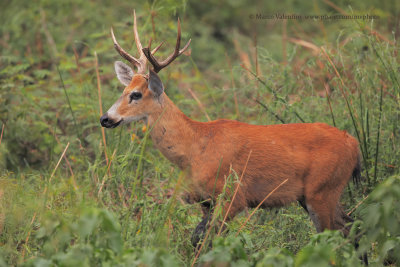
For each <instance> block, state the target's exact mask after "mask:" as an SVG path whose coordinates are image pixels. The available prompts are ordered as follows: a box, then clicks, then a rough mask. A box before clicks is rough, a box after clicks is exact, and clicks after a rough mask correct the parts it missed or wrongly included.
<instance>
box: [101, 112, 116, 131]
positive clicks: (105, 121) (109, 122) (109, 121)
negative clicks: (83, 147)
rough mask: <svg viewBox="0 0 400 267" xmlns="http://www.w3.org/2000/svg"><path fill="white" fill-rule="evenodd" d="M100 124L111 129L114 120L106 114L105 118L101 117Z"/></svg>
mask: <svg viewBox="0 0 400 267" xmlns="http://www.w3.org/2000/svg"><path fill="white" fill-rule="evenodd" d="M100 124H101V126H103V127H106V128H109V127H111V126H112V125H113V124H114V121H113V120H112V119H110V118H108V114H107V113H106V114H104V115H103V116H101V118H100Z"/></svg>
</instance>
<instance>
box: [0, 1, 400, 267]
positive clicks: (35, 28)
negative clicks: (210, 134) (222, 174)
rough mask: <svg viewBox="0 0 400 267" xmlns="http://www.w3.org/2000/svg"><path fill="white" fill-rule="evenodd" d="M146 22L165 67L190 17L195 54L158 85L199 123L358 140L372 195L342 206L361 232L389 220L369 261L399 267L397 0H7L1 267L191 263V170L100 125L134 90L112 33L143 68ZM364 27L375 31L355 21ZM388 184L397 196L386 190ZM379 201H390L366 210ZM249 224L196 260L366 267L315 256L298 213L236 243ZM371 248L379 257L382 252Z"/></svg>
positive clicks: (0, 109)
mask: <svg viewBox="0 0 400 267" xmlns="http://www.w3.org/2000/svg"><path fill="white" fill-rule="evenodd" d="M133 10H136V14H137V23H138V31H139V35H140V38H141V41H142V44H143V45H144V46H145V45H147V43H148V41H149V39H150V38H152V40H153V46H155V45H156V44H158V43H159V42H161V41H165V43H164V45H163V46H162V48H161V49H160V50H159V51H158V52H157V58H165V57H166V56H167V55H168V54H169V53H171V51H172V50H173V47H174V45H175V40H176V39H175V38H176V29H177V18H178V17H179V18H180V20H181V25H182V42H183V43H186V41H187V40H188V39H189V38H191V39H192V42H191V45H190V48H189V51H188V52H186V53H185V54H184V55H183V56H181V57H179V59H177V60H176V61H175V62H174V63H172V64H171V65H170V66H168V68H166V69H164V70H163V71H161V72H160V76H161V78H162V80H163V82H164V85H165V87H166V93H167V94H168V96H169V97H170V98H171V99H172V100H173V101H174V102H175V104H177V106H178V107H179V108H181V109H182V111H183V112H184V113H185V114H186V115H188V116H190V117H191V118H193V119H196V120H200V121H208V120H215V119H218V118H227V119H236V120H240V121H243V122H247V123H253V124H277V123H294V122H317V121H319V122H326V123H328V124H330V125H334V126H336V127H338V128H340V129H343V130H346V131H348V132H350V133H351V134H352V135H354V136H355V137H356V138H357V139H358V140H359V142H360V150H361V152H362V156H363V184H362V185H361V186H360V187H355V186H353V185H350V186H349V187H348V188H347V189H346V192H345V193H344V199H343V204H344V205H345V206H346V208H347V209H348V211H349V212H350V211H351V210H352V208H353V207H354V206H356V205H357V203H360V205H359V206H356V207H357V208H358V209H357V210H356V211H355V212H354V215H355V217H356V218H359V219H361V220H362V221H368V220H367V217H366V216H367V215H366V214H369V213H375V214H381V217H379V216H378V215H377V217H378V218H380V219H379V220H378V219H376V218H375V221H374V222H371V224H364V226H363V227H364V228H363V229H364V230H363V231H365V232H367V231H372V230H371V229H373V230H374V231H377V232H379V233H380V234H376V235H371V236H369V235H367V236H368V238H367V239H366V241H365V245H364V246H361V248H362V249H364V251H368V253H369V254H370V256H371V257H372V260H373V261H376V262H380V263H382V262H384V261H386V262H387V263H389V264H390V263H393V262H395V260H396V256H393V255H396V253H395V252H394V251H396V249H399V244H400V242H399V241H398V240H399V239H398V238H399V235H398V234H399V233H400V229H399V226H394V225H392V224H390V223H389V222H390V221H393V220H394V221H397V222H398V219H399V217H398V216H399V213H396V212H394V210H395V207H398V205H399V203H398V202H399V198H398V195H397V194H400V193H399V192H400V190H399V188H398V187H399V173H400V172H399V164H400V161H399V159H400V149H399V148H400V141H399V135H400V130H399V128H400V123H399V119H400V105H399V98H400V89H399V80H400V77H399V70H400V69H399V55H398V51H399V44H398V41H397V40H398V38H399V35H400V2H399V1H395V0H389V1H375V0H366V1H346V0H339V1H330V0H324V1H317V0H315V1H302V2H300V1H291V0H287V1H256V2H255V3H251V2H250V1H245V0H229V1H217V0H208V1H176V0H161V1H80V0H77V1H49V0H43V1H25V0H19V1H8V0H3V1H1V3H0V36H1V38H0V51H1V56H0V128H1V138H0V244H1V248H0V256H1V257H2V260H1V261H0V264H3V263H4V264H10V265H15V264H26V265H30V264H31V265H38V264H41V263H43V264H56V265H57V264H59V265H62V264H66V265H68V264H72V263H76V262H74V260H76V261H78V263H82V264H83V265H84V264H88V265H92V266H93V265H98V264H103V263H105V262H108V263H110V264H112V265H113V264H114V265H115V264H126V263H127V262H137V263H138V264H139V263H143V264H148V265H150V266H151V265H158V266H160V265H163V264H178V265H190V264H191V263H192V261H193V260H194V258H195V254H194V253H193V249H192V248H191V246H190V240H189V239H188V236H189V235H190V233H191V231H192V229H193V228H194V227H195V226H196V224H197V223H198V222H199V220H200V208H199V207H198V206H195V208H193V206H190V205H186V204H184V203H183V201H182V199H181V197H180V193H181V192H183V191H184V186H183V188H180V183H177V181H179V179H180V178H179V177H181V176H182V174H181V173H180V171H179V170H178V169H177V168H176V167H175V166H173V165H172V164H170V163H169V162H168V161H167V160H166V159H165V158H163V156H162V155H161V153H160V152H158V151H156V150H155V149H154V148H153V147H152V145H151V140H150V139H148V138H147V136H148V131H147V129H146V127H143V126H144V125H143V124H141V123H133V124H131V125H129V126H124V127H120V128H116V129H113V130H109V129H106V130H104V129H102V128H101V127H100V124H99V117H100V115H101V113H102V112H103V111H106V110H107V109H108V108H109V107H110V106H111V105H112V104H113V103H114V102H115V100H116V99H117V98H118V97H119V96H120V94H121V92H122V90H123V86H122V85H121V84H119V82H118V80H117V79H116V77H115V74H114V61H116V60H122V59H121V57H120V56H119V55H118V53H117V52H116V51H115V50H114V48H113V43H112V40H111V37H110V28H111V26H112V27H113V29H114V33H115V35H116V37H117V40H118V41H119V43H120V44H121V46H122V47H123V48H125V49H126V50H127V51H129V52H130V53H131V54H132V55H134V56H135V55H137V51H136V47H135V45H134V37H133V31H132V26H133ZM365 15H368V16H374V19H370V18H368V19H354V18H350V17H348V16H365ZM299 16H301V18H299ZM306 16H325V17H323V18H321V17H315V18H306ZM326 16H336V17H335V18H332V17H331V18H327V17H326ZM338 16H341V17H340V18H338ZM282 17H283V18H282ZM295 17H297V18H295ZM384 183H389V184H390V185H391V186H387V184H385V186H382V188H386V189H387V190H389V189H390V190H393V191H391V192H387V191H384V189H380V188H379V186H378V185H379V184H384ZM183 184H184V183H183ZM388 188H389V189H388ZM374 190H381V191H379V192H380V194H381V195H379V196H381V197H383V196H385V197H388V198H390V200H387V201H386V202H385V201H383V200H382V199H381V198H379V196H376V199H375V198H373V197H370V198H369V199H375V202H373V201H372V202H371V203H370V204H367V203H369V202H364V200H363V199H364V198H365V197H367V196H368V195H369V194H370V193H371V192H374ZM382 190H383V191H382ZM396 190H397V191H396ZM375 194H378V193H375ZM396 195H397V198H396ZM377 203H385V205H386V206H385V205H384V204H382V206H379V205H378V204H377ZM396 205H397V206H396ZM384 206H385V207H386V208H387V209H389V210H390V212H389V211H388V210H386V211H385V209H384V208H382V207H384ZM369 209H372V210H369ZM374 209H376V210H374ZM397 210H400V209H397ZM379 211H381V213H379ZM351 212H352V213H353V211H351ZM247 215H248V214H247ZM247 215H246V214H244V215H242V216H241V217H240V218H239V219H237V220H234V221H233V222H232V223H231V224H230V225H229V227H228V228H229V229H230V232H231V233H233V234H230V233H228V234H226V236H225V237H227V238H226V239H216V240H217V241H215V244H216V245H215V246H214V249H211V248H207V249H204V251H203V252H202V253H201V255H202V256H200V258H199V259H196V260H200V261H201V262H206V263H207V262H208V263H210V262H211V263H212V262H214V263H215V262H218V259H222V260H221V262H225V263H226V262H235V261H236V262H241V261H242V262H245V263H246V264H247V263H249V264H250V263H251V264H256V263H257V262H264V263H265V264H267V263H268V264H269V263H270V260H271V259H273V261H275V260H276V261H278V262H279V260H278V259H280V260H282V262H283V261H285V262H287V264H289V265H290V263H292V264H293V262H297V264H300V265H301V264H303V263H307V261H308V260H310V259H311V258H312V257H311V256H312V255H314V256H315V257H317V258H318V259H319V260H321V262H324V263H327V262H328V263H329V262H330V263H332V261H336V262H340V259H342V260H343V262H342V263H341V264H343V265H345V264H358V260H357V255H358V254H357V253H360V252H359V251H358V252H357V251H355V250H354V249H353V248H350V247H348V246H344V245H343V246H341V247H340V248H343V247H345V248H346V249H348V250H349V251H351V252H348V254H346V255H347V256H343V255H344V254H343V251H341V250H340V249H336V250H335V249H332V248H336V247H337V244H339V246H340V244H342V243H343V242H344V243H346V241H343V240H342V239H341V238H342V237H340V236H337V235H336V236H335V234H332V235H333V237H332V236H328V237H326V236H325V237H324V236H322V237H319V239H318V238H314V239H313V241H311V243H309V242H310V238H311V237H312V236H313V235H314V234H315V232H314V229H313V226H312V224H311V222H310V221H309V219H308V217H307V216H306V214H305V213H304V212H303V211H302V210H301V208H300V207H299V206H298V205H292V206H290V207H288V208H286V209H281V210H279V211H276V212H273V213H268V212H263V211H257V213H256V215H255V216H254V218H253V219H252V220H251V221H250V222H249V224H251V227H249V229H248V230H246V233H243V234H241V235H239V237H240V238H239V239H235V238H234V236H235V235H234V233H235V231H237V229H238V227H239V226H240V224H241V222H242V221H244V220H245V218H246V216H247ZM396 218H397V219H396ZM376 220H378V221H376ZM386 223H388V224H389V225H388V226H387V227H386V226H385V227H386V228H385V227H383V226H382V225H386ZM88 225H89V226H88ZM381 226H382V227H383V228H380V227H381ZM368 227H369V228H368ZM77 229H81V230H77ZM371 233H372V232H371ZM389 237H390V238H389ZM324 238H327V239H329V240H331V241H332V240H333V241H332V243H331V244H330V243H329V242H326V243H327V246H328V247H325V250H324V251H325V252H326V251H330V252H329V253H328V252H326V253H327V254H326V253H325V254H324V253H323V252H321V251H314V250H312V249H311V247H313V248H314V247H315V246H314V245H315V242H317V243H318V242H320V240H324ZM380 238H381V239H380ZM396 238H397V239H396ZM210 239H212V238H210ZM389 239H390V240H391V242H392V243H390V244H389V245H388V244H387V243H386V242H388V240H389ZM393 240H397V241H396V242H397V243H396V242H395V241H393ZM312 242H314V243H312ZM335 242H336V243H335ZM341 242H342V243H341ZM376 242H377V243H376ZM347 243H348V242H347ZM371 243H376V244H377V245H376V246H375V247H374V249H373V250H372V251H371V250H370V247H369V246H368V245H367V244H371ZM385 244H386V247H385ZM307 246H309V249H303V250H302V248H303V247H307ZM329 246H331V247H329ZM146 249H149V250H146ZM380 249H382V251H383V252H382V251H381V250H380ZM299 251H300V252H301V253H298V252H299ZM397 251H398V250H397ZM146 253H147V254H146ZM218 253H219V254H218ZM268 253H269V254H268ZM296 253H297V256H296ZM313 253H314V254H313ZM340 253H342V254H340ZM143 255H144V256H143ZM238 255H239V256H238ZM310 255H311V256H310ZM388 255H389V256H388ZM397 255H399V253H397ZM310 257H311V258H310ZM397 257H398V256H397ZM388 258H389V260H388ZM0 259H1V258H0ZM313 259H314V260H313V262H318V261H316V260H315V258H313ZM310 261H311V260H310ZM299 262H300V263H299ZM260 264H261V263H260ZM43 266H44V265H43ZM46 266H47V265H46ZM319 266H321V265H319ZM349 266H350V265H349ZM351 266H354V265H351Z"/></svg>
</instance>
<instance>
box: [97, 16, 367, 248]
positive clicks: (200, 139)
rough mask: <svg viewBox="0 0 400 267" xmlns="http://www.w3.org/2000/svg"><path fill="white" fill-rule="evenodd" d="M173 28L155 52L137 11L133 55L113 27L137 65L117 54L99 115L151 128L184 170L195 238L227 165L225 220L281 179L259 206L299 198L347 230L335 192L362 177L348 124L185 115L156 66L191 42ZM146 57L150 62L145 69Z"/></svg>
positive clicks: (107, 121) (322, 222)
mask: <svg viewBox="0 0 400 267" xmlns="http://www.w3.org/2000/svg"><path fill="white" fill-rule="evenodd" d="M177 28H178V29H177V39H176V45H175V49H174V51H173V52H172V53H171V54H170V55H169V56H168V57H167V58H166V59H165V60H163V61H159V60H158V59H156V57H155V53H156V52H157V50H158V49H159V48H160V46H161V45H162V44H163V43H161V44H160V45H159V46H157V47H156V48H154V49H153V50H151V39H150V42H149V45H148V46H147V47H142V44H141V42H140V39H139V34H138V31H137V25H136V13H135V12H134V24H133V33H134V38H135V43H136V47H137V50H138V53H139V57H138V58H135V57H133V56H132V55H130V54H129V53H127V52H126V51H125V50H124V49H123V48H122V47H121V46H120V45H119V44H118V42H117V40H116V38H115V35H114V32H113V29H112V28H111V37H112V40H113V43H114V47H115V49H116V51H117V52H118V53H119V54H120V55H121V56H122V57H123V58H124V59H125V60H127V61H128V62H129V63H130V64H131V65H132V66H133V67H134V68H137V71H136V73H135V72H134V70H133V69H132V68H131V67H130V66H128V65H127V64H125V63H123V62H121V61H116V62H115V72H116V75H117V78H118V80H119V81H120V82H121V83H122V85H124V86H125V89H124V90H123V92H122V95H121V96H120V97H119V98H118V100H117V101H116V102H115V103H114V104H113V105H112V106H111V108H110V109H109V110H108V111H107V112H106V113H105V114H104V115H103V116H101V118H100V123H101V126H103V127H106V128H115V127H117V126H120V125H124V124H128V123H130V122H133V121H139V120H141V121H143V122H144V123H146V124H147V125H148V128H149V129H151V132H150V133H149V134H150V136H151V139H152V141H153V145H154V146H155V147H156V148H157V149H158V150H160V151H161V153H162V154H163V155H164V156H165V157H166V158H167V159H168V160H169V161H170V162H171V163H173V164H175V165H177V166H178V167H179V168H180V169H181V170H183V171H185V173H186V175H185V179H186V180H187V181H188V183H189V185H190V193H189V200H188V201H189V202H190V203H197V202H199V203H201V204H202V210H203V219H202V221H201V222H200V223H199V225H198V226H197V227H196V229H195V231H194V232H195V234H194V236H193V237H192V243H193V245H194V246H196V245H197V243H198V242H199V240H200V238H201V234H202V233H203V234H204V230H205V225H206V224H207V222H208V220H209V218H210V216H209V215H210V213H212V209H213V205H211V204H210V203H212V201H214V202H213V203H215V199H216V197H217V196H218V195H219V194H221V192H222V191H223V187H224V184H225V182H226V181H225V180H226V177H227V176H228V175H229V173H230V171H231V170H232V169H233V170H234V171H235V172H236V173H238V174H242V175H243V178H242V180H241V181H242V182H241V183H240V185H239V187H238V190H237V194H236V197H235V199H234V200H233V202H231V203H227V204H226V206H224V207H223V211H224V212H227V213H226V215H227V220H231V219H233V218H234V217H235V215H237V214H238V213H239V212H241V211H243V210H244V209H246V208H254V207H256V206H257V205H259V204H260V203H261V202H262V201H263V200H264V199H265V196H266V195H268V194H269V193H270V192H271V191H272V190H274V189H275V188H277V187H278V185H280V184H282V182H283V181H285V180H287V182H285V183H284V184H283V185H282V186H280V187H279V188H278V189H277V190H276V191H275V192H274V193H273V194H272V195H270V197H269V198H268V199H266V200H265V201H264V202H262V203H261V204H262V205H261V207H262V208H272V207H282V206H285V205H288V204H289V203H292V202H296V201H297V202H299V204H300V205H301V206H302V207H303V208H304V210H305V211H306V212H307V213H308V214H309V216H310V218H311V220H312V222H313V224H314V226H315V228H316V230H317V232H321V231H324V230H325V229H332V230H341V231H342V232H343V234H344V235H345V236H346V235H347V234H348V233H349V226H348V225H349V223H351V222H352V221H353V219H352V218H351V217H350V216H348V215H347V214H346V213H345V211H344V209H343V207H342V205H341V204H340V202H339V200H340V197H341V195H342V192H343V190H344V188H345V186H346V185H347V183H348V182H349V180H350V179H351V178H352V177H353V178H355V179H360V171H361V164H360V151H359V144H358V141H357V140H356V139H355V138H354V137H353V136H351V135H350V134H349V133H348V132H346V131H344V130H339V129H338V128H335V127H333V126H329V125H327V124H324V123H292V124H276V125H253V124H247V123H244V122H239V121H235V120H226V119H218V120H214V121H209V122H200V121H195V120H192V119H190V118H189V117H188V116H186V115H185V114H184V113H183V112H182V111H181V110H180V109H179V108H178V107H177V106H176V105H175V104H174V103H173V102H172V101H171V99H170V98H169V97H168V96H167V94H166V89H165V88H164V85H163V82H162V81H161V79H160V77H159V76H158V74H157V73H158V72H159V71H160V70H162V69H163V68H165V67H167V66H168V65H169V64H170V63H172V62H173V61H174V60H175V59H176V58H178V57H179V56H180V55H181V54H182V53H183V52H184V51H185V50H187V48H188V47H189V44H190V42H191V39H190V40H189V41H188V42H187V43H186V44H185V46H184V47H183V48H182V49H181V48H180V47H181V25H180V20H179V18H178V22H177ZM147 62H149V63H150V64H151V65H152V67H150V68H149V70H148V71H147ZM218 177H222V178H219V179H218ZM224 178H225V179H224ZM210 199H211V200H212V201H210ZM227 205H229V206H230V208H229V209H228V206H227Z"/></svg>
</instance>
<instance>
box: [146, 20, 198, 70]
mask: <svg viewBox="0 0 400 267" xmlns="http://www.w3.org/2000/svg"><path fill="white" fill-rule="evenodd" d="M191 40H192V39H189V41H188V42H187V43H186V45H185V46H184V47H183V48H182V49H181V50H179V48H180V45H181V22H180V20H179V18H178V34H177V37H176V45H175V50H174V52H172V54H171V55H169V56H168V57H167V58H166V59H165V60H163V61H161V62H158V61H157V59H156V58H155V57H154V56H153V54H154V53H155V52H153V51H154V50H155V51H157V50H158V49H159V47H160V46H161V44H162V43H161V44H160V45H159V46H158V47H156V48H155V49H154V50H153V51H152V53H150V47H151V41H150V42H149V46H148V47H145V48H143V49H142V50H143V53H144V54H145V56H146V57H147V59H148V60H149V61H150V63H151V64H152V65H153V69H154V71H155V72H159V71H160V70H161V69H163V68H165V67H166V66H168V65H169V64H170V63H171V62H172V61H174V60H175V58H177V57H178V56H180V55H181V54H182V53H183V52H185V50H186V49H187V48H188V47H189V45H190V42H191Z"/></svg>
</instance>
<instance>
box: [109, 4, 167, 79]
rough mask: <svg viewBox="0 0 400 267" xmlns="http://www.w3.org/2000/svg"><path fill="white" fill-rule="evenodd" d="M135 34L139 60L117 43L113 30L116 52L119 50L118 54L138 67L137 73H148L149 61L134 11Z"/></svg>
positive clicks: (112, 35)
mask: <svg viewBox="0 0 400 267" xmlns="http://www.w3.org/2000/svg"><path fill="white" fill-rule="evenodd" d="M133 34H134V36H135V43H136V47H137V50H138V51H139V58H138V59H137V58H135V57H133V56H131V55H130V54H129V53H128V52H126V51H125V50H124V49H123V48H122V47H121V46H120V45H119V44H118V42H117V39H116V38H115V35H114V31H113V29H112V28H111V37H112V40H113V42H114V48H115V50H117V52H118V53H119V54H120V55H121V56H122V57H123V58H125V59H126V60H128V61H129V62H130V63H131V64H132V65H133V66H136V67H137V69H138V70H137V73H141V74H143V73H145V72H146V64H147V60H146V55H145V54H144V53H143V51H142V50H143V48H142V44H141V43H140V39H139V34H138V31H137V26H136V12H135V10H133ZM162 44H163V43H161V44H159V45H158V46H157V47H156V48H155V49H154V50H153V51H151V54H152V56H153V54H154V53H155V52H157V50H158V49H159V48H160V47H161V45H162Z"/></svg>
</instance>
